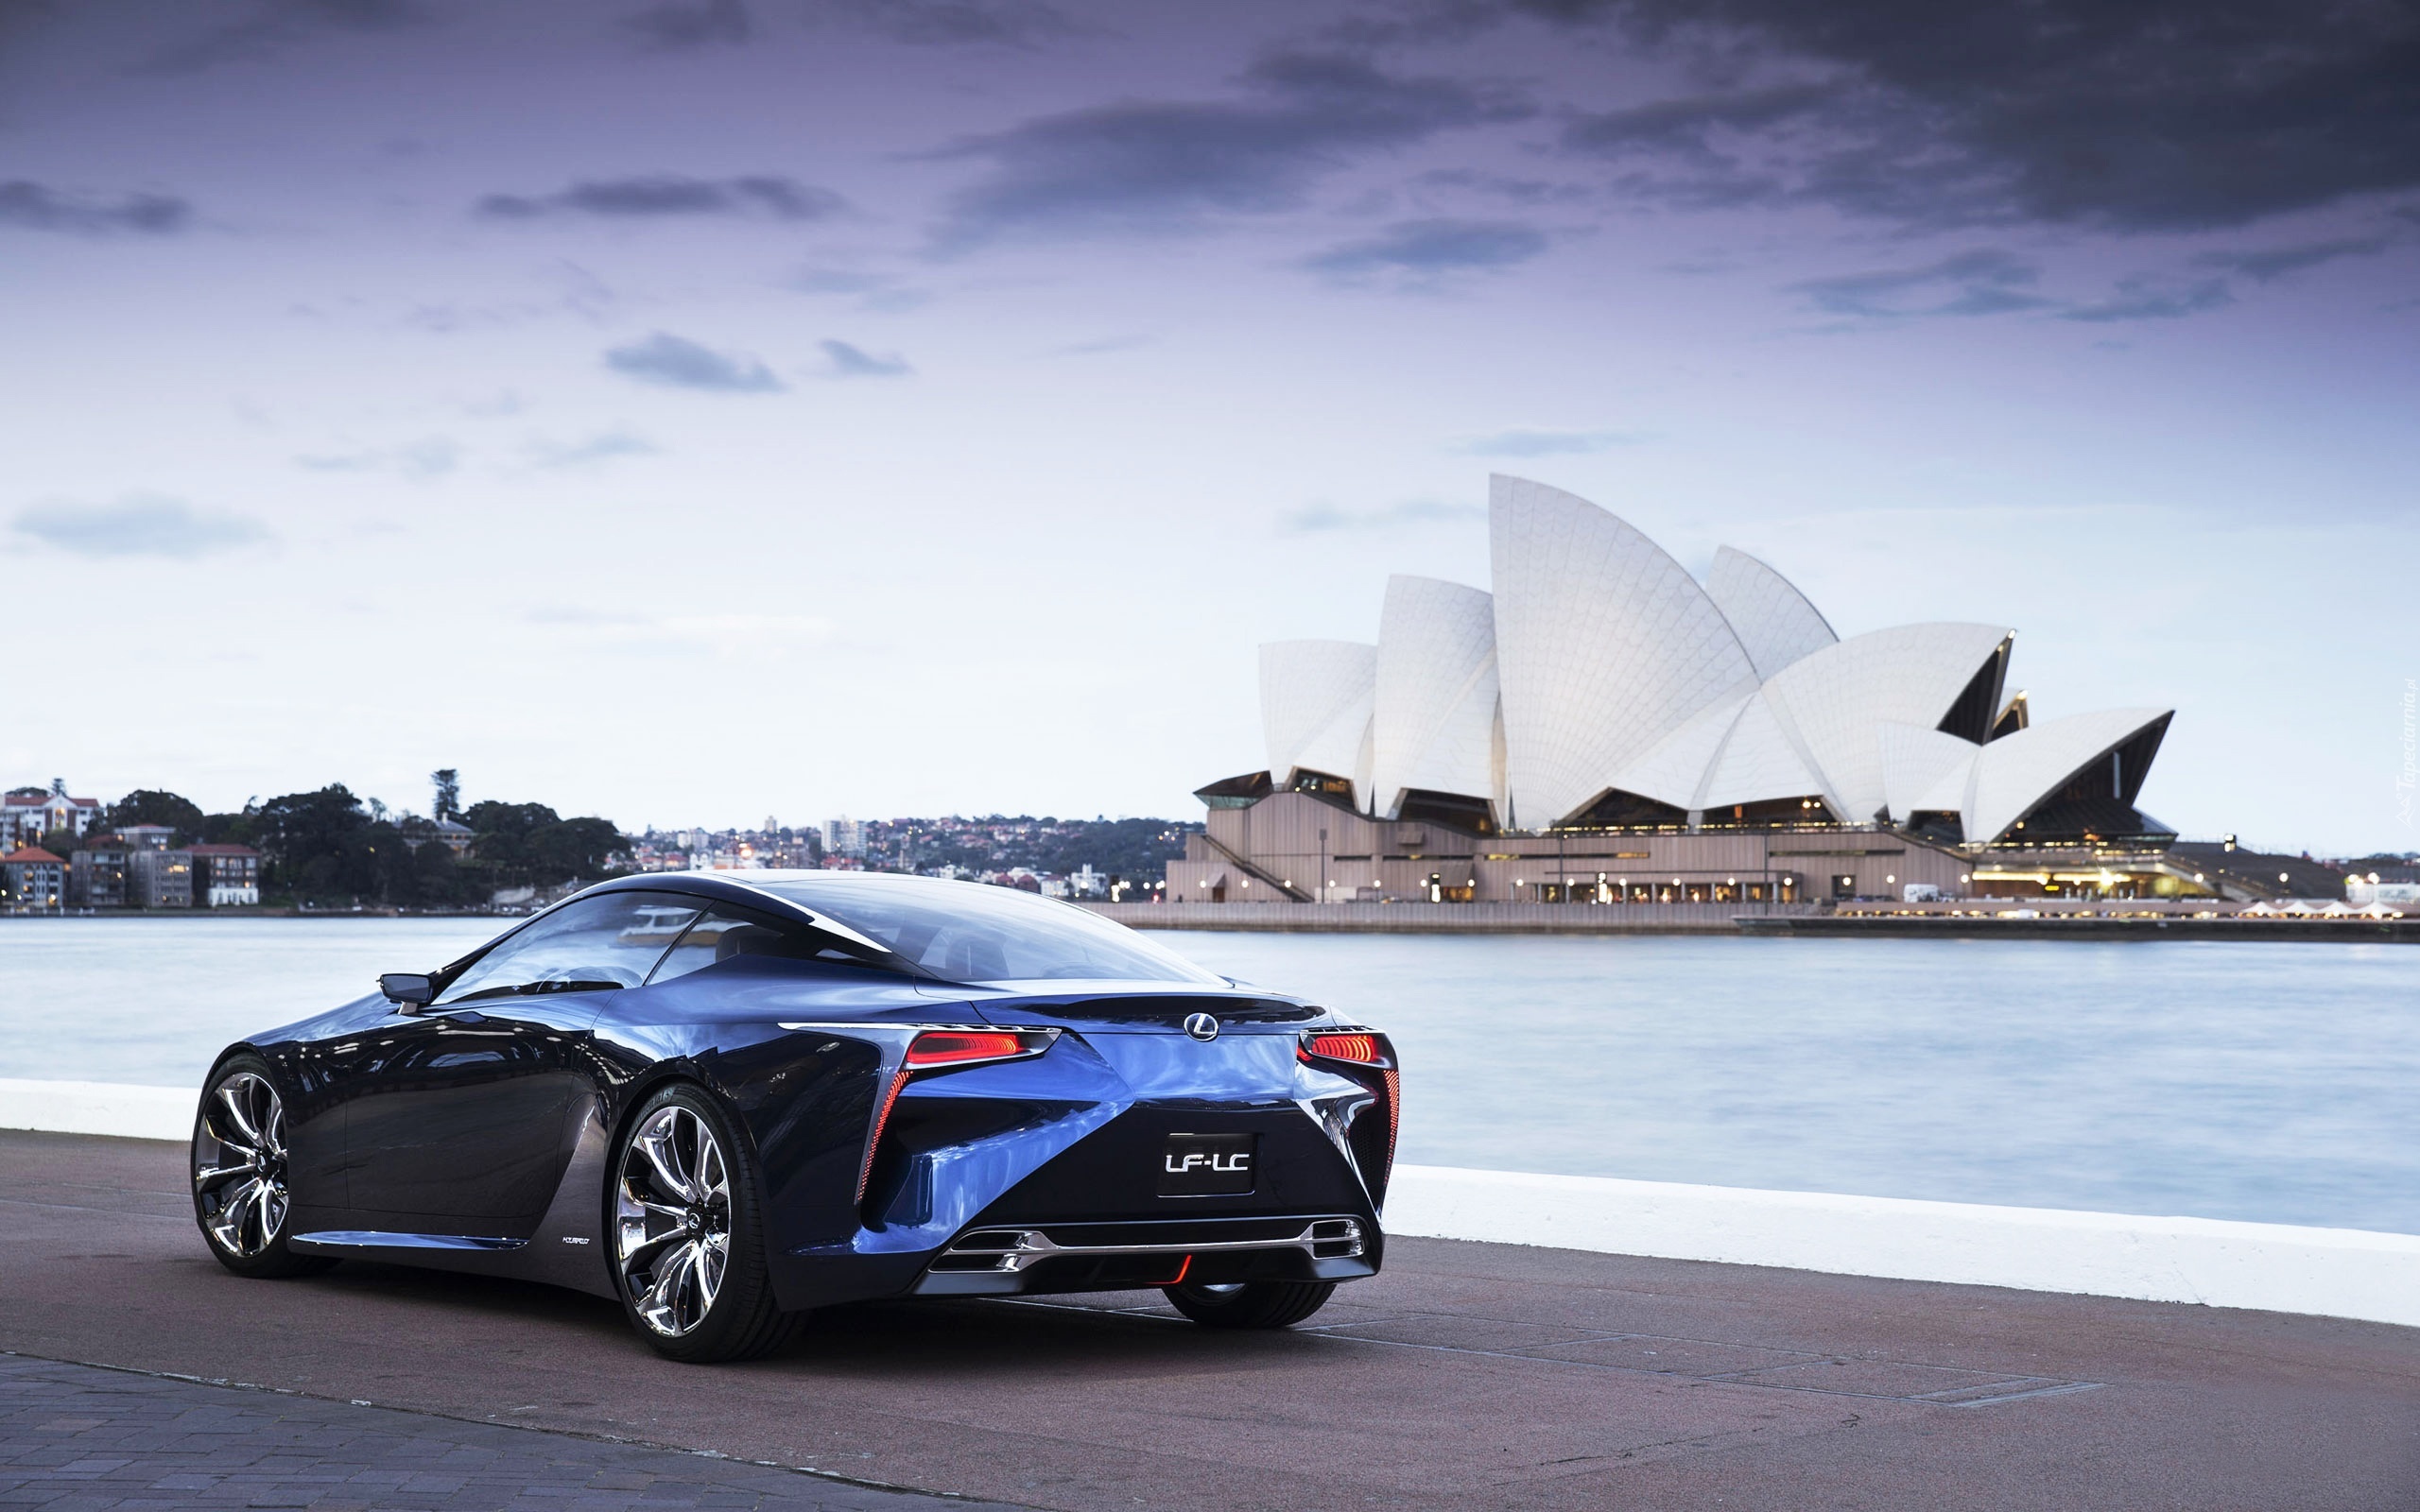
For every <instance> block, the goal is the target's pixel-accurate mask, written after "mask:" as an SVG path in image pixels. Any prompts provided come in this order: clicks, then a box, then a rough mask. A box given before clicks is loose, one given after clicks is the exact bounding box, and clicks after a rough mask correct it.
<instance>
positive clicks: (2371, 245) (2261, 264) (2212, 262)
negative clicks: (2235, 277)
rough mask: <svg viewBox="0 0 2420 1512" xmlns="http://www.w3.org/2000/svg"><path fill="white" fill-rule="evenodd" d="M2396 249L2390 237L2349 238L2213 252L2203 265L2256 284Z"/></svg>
mask: <svg viewBox="0 0 2420 1512" xmlns="http://www.w3.org/2000/svg"><path fill="white" fill-rule="evenodd" d="M2393 245H2394V238H2392V237H2387V236H2349V237H2342V238H2339V239H2337V240H2334V241H2325V242H2304V243H2301V244H2299V245H2297V246H2293V247H2270V248H2264V249H2260V250H2258V251H2251V252H2210V253H2207V254H2205V255H2204V256H2203V257H2202V259H2201V262H2202V264H2203V266H2206V267H2222V268H2225V269H2226V270H2227V271H2229V272H2231V273H2241V274H2242V275H2243V276H2244V277H2246V278H2249V279H2252V280H2253V281H2255V282H2256V283H2268V282H2269V281H2270V280H2272V279H2279V278H2284V277H2285V276H2286V275H2287V274H2289V273H2299V272H2301V271H2302V270H2303V269H2305V268H2307V267H2317V266H2319V265H2320V264H2322V263H2332V262H2334V261H2336V260H2337V259H2338V258H2340V257H2368V256H2371V255H2373V254H2375V253H2377V252H2382V251H2385V250H2386V249H2388V248H2389V247H2392V246H2393Z"/></svg>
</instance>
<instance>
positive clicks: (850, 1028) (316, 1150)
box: [193, 871, 1398, 1360]
mask: <svg viewBox="0 0 2420 1512" xmlns="http://www.w3.org/2000/svg"><path fill="white" fill-rule="evenodd" d="M1397 1092H1398V1086H1397V1081H1396V1070H1395V1059H1394V1052H1393V1047H1392V1045H1391V1044H1390V1043H1389V1041H1388V1040H1387V1038H1386V1037H1385V1036H1384V1035H1382V1034H1379V1033H1377V1032H1375V1031H1374V1030H1372V1029H1369V1028H1366V1027H1363V1026H1360V1025H1357V1024H1352V1023H1345V1022H1339V1021H1338V1020H1337V1019H1336V1018H1335V1017H1334V1016H1333V1015H1331V1014H1330V1013H1328V1012H1327V1011H1326V1010H1324V1009H1322V1008H1320V1007H1317V1006H1314V1005H1310V1004H1308V1003H1305V1002H1304V1001H1303V1000H1301V999H1299V998H1293V997H1288V996H1285V995H1282V994H1278V993H1271V992H1264V991H1261V990H1258V989H1256V988H1247V987H1243V986H1239V985H1237V984H1236V983H1234V982H1231V981H1229V980H1227V979H1226V978H1223V977H1219V976H1214V975H1212V974H1211V973H1209V972H1207V971H1202V970H1201V969H1200V968H1199V967H1196V966H1194V965H1192V964H1191V963H1189V962H1187V961H1186V960H1184V958H1183V957H1182V956H1179V955H1177V954H1174V953H1172V952H1170V951H1167V950H1165V949H1163V948H1161V947H1160V946H1158V945H1156V944H1154V943H1152V942H1151V941H1150V940H1149V939H1147V938H1146V937H1145V936H1141V935H1138V934H1135V933H1134V932H1132V931H1131V930H1129V929H1126V928H1125V927H1123V926H1121V925H1118V924H1115V923H1112V922H1110V921H1108V920H1106V919H1101V918H1099V917H1098V916H1097V915H1094V914H1091V913H1088V912H1086V911H1084V910H1082V909H1080V908H1078V907H1076V906H1074V905H1073V904H1069V903H1063V902H1052V901H1049V900H1046V899H1043V898H1039V897H1036V896H1034V895H1032V894H1029V893H1023V892H1019V891H1016V890H1013V889H1011V888H1005V887H994V886H987V885H980V884H976V883H962V882H942V881H939V880H934V879H929V878H918V877H903V876H884V875H875V874H867V873H857V872H841V871H790V872H785V871H753V872H748V873H745V874H732V873H706V872H690V873H676V874H666V875H656V876H648V877H631V878H623V879H619V880H616V881H614V882H609V883H606V884H603V885H599V886H596V887H592V888H589V889H588V890H586V891H584V892H582V893H580V894H579V895H578V896H576V897H574V898H572V899H570V900H568V901H566V902H562V903H560V904H558V905H556V906H555V907H553V908H551V909H548V910H547V911H545V912H544V913H541V914H538V915H536V916H535V917H533V918H531V919H527V920H526V921H524V922H522V923H521V924H520V925H519V926H518V927H516V928H514V929H512V930H510V931H508V932H507V933H506V934H504V935H503V936H499V937H498V938H496V939H495V940H493V942H491V943H489V944H488V945H486V946H484V947H482V948H481V949H479V950H477V951H475V952H473V953H472V954H468V955H465V956H463V957H462V958H461V959H460V960H458V961H455V962H454V963H452V964H451V965H449V966H446V967H444V968H442V969H441V970H439V971H433V972H430V973H428V974H426V975H421V974H411V973H402V972H397V973H390V974H389V975H387V976H383V977H381V978H380V979H379V990H378V991H377V992H376V993H373V994H372V995H370V996H367V997H364V998H362V999H360V1000H359V1001H357V1002H354V1003H349V1004H346V1005H344V1006H342V1007H340V1008H337V1009H335V1010H334V1011H332V1012H328V1013H323V1014H321V1015H320V1016H319V1017H316V1018H311V1019H305V1020H303V1021H302V1022H298V1023H291V1024H288V1025H286V1026H285V1027H284V1028H281V1029H273V1030H269V1031H268V1032H267V1033H263V1034H258V1035H254V1036H253V1037H251V1039H248V1040H243V1041H241V1042H239V1043H236V1044H234V1045H231V1046H230V1047H228V1049H227V1051H226V1052H225V1053H224V1054H223V1055H221V1056H220V1057H218V1060H217V1063H216V1065H215V1066H213V1067H212V1069H211V1072H210V1075H209V1078H208V1081H207V1082H206V1083H205V1085H204V1089H203V1091H202V1096H201V1101H200V1107H199V1112H198V1115H197V1117H196V1120H195V1125H194V1136H193V1185H194V1208H195V1212H196V1215H197V1217H198V1218H199V1222H200V1225H201V1231H202V1234H203V1236H204V1237H205V1239H206V1240H207V1242H208V1243H209V1246H210V1248H211V1250H212V1252H213V1253H214V1254H216V1256H217V1258H218V1260H219V1261H220V1262H221V1263H224V1264H225V1265H226V1266H227V1267H228V1268H229V1269H231V1270H233V1271H236V1272H238V1273H240V1274H243V1275H247V1276H263V1277H269V1276H294V1275H299V1274H302V1273H304V1272H308V1271H312V1270H317V1269H320V1268H321V1267H324V1266H326V1265H328V1264H331V1263H334V1262H335V1261H337V1260H339V1259H342V1258H346V1257H361V1258H368V1259H374V1260H379V1261H385V1262H389V1263H406V1264H415V1265H430V1266H441V1267H445V1268H449V1269H456V1270H467V1271H476V1272H480V1273H484V1274H488V1275H495V1276H509V1277H518V1278H523V1279H527V1280H536V1281H544V1282H551V1283H554V1284H557V1285H562V1286H569V1287H575V1288H578V1289H579V1290H581V1291H586V1292H593V1293H596V1294H597V1295H599V1296H605V1297H617V1298H619V1299H620V1301H621V1303H622V1306H623V1308H624V1309H625V1310H626V1311H627V1313H628V1314H629V1315H630V1318H631V1323H632V1325H633V1326H634V1327H635V1328H636V1329H637V1331H638V1332H639V1333H640V1334H641V1335H642V1336H643V1337H644V1338H646V1339H647V1340H648V1343H650V1344H652V1345H653V1346H654V1347H655V1348H656V1349H659V1350H661V1351H663V1352H664V1353H666V1354H667V1355H671V1356H673V1357H675V1358H677V1359H684V1360H728V1359H737V1358H743V1357H746V1356H749V1355H752V1354H759V1353H763V1352H765V1351H766V1350H769V1349H772V1348H774V1347H775V1346H777V1345H778V1344H780V1343H781V1342H782V1341H783V1340H784V1339H786V1338H787V1336H788V1335H789V1333H790V1332H791V1331H792V1329H793V1328H794V1327H795V1325H796V1324H797V1322H798V1320H799V1319H800V1318H802V1317H803V1316H804V1314H806V1313H808V1312H809V1311H810V1310H812V1309H815V1308H818V1307H824V1306H830V1305H833V1304H837V1303H842V1302H851V1301H859V1300H867V1299H872V1298H877V1297H1010V1296H1022V1295H1033V1294H1037V1293H1062V1292H1081V1291H1102V1290H1136V1289H1145V1288H1151V1287H1157V1288H1160V1289H1161V1290H1163V1291H1164V1292H1165V1293H1166V1294H1167V1297H1168V1299H1169V1301H1170V1302H1172V1303H1173V1304H1174V1305H1175V1306H1176V1307H1177V1308H1178V1309H1179V1310H1180V1311H1182V1312H1183V1313H1184V1314H1185V1315H1186V1316H1188V1317H1190V1318H1192V1319H1194V1320H1195V1321H1197V1322H1200V1323H1204V1324H1210V1325H1214V1326H1223V1327H1239V1328H1277V1327H1283V1326H1285V1325H1287V1324H1289V1323H1293V1322H1296V1321H1298V1320H1300V1319H1302V1318H1304V1317H1306V1316H1308V1315H1309V1314H1311V1313H1312V1312H1313V1311H1314V1310H1316V1309H1317V1308H1318V1307H1319V1306H1320V1305H1321V1304H1322V1303H1323V1302H1324V1301H1325V1300H1326V1299H1327V1297H1328V1295H1329V1293H1331V1292H1332V1291H1334V1290H1335V1287H1336V1284H1337V1282H1339V1281H1344V1280H1356V1279H1358V1278H1361V1277H1366V1276H1372V1275H1375V1274H1376V1273H1377V1269H1378V1264H1379V1260H1380V1257H1381V1252H1382V1249H1383V1247H1384V1244H1385V1240H1384V1236H1383V1235H1382V1234H1381V1233H1380V1231H1379V1228H1378V1214H1379V1209H1380V1206H1381V1204H1382V1203H1383V1202H1384V1200H1385V1197H1386V1190H1387V1177H1388V1172H1389V1168H1390V1166H1391V1164H1392V1160H1393V1156H1394V1143H1395V1129H1396V1120H1397Z"/></svg>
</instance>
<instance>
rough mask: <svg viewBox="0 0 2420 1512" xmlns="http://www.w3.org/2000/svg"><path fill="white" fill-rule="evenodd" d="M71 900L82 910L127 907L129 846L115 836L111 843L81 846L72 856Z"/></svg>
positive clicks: (68, 884)
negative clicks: (127, 858) (119, 842)
mask: <svg viewBox="0 0 2420 1512" xmlns="http://www.w3.org/2000/svg"><path fill="white" fill-rule="evenodd" d="M67 901H68V902H70V903H72V904H74V905H75V906H76V907H78V908H123V907H125V906H126V847H124V846H122V845H118V844H116V843H115V842H114V837H111V842H110V843H108V844H102V845H95V846H93V847H91V848H89V849H86V848H83V847H78V849H77V851H75V853H74V854H73V855H71V856H69V857H68V866H67Z"/></svg>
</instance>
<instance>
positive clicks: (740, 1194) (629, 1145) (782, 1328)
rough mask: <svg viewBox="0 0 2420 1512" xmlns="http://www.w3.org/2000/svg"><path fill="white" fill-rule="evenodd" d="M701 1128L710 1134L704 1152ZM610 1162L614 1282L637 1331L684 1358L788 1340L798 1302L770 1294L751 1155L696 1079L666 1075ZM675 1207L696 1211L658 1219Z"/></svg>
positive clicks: (701, 1361)
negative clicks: (652, 1156) (785, 1307)
mask: <svg viewBox="0 0 2420 1512" xmlns="http://www.w3.org/2000/svg"><path fill="white" fill-rule="evenodd" d="M700 1131H702V1132H703V1133H704V1135H705V1136H707V1137H708V1138H710V1139H711V1141H712V1153H711V1154H710V1155H709V1154H707V1153H706V1146H705V1145H704V1144H702V1143H700V1141H699V1140H698V1139H697V1135H698V1134H699V1132H700ZM648 1141H656V1142H657V1143H656V1149H657V1151H658V1153H659V1154H660V1155H662V1156H664V1157H666V1163H658V1162H657V1161H653V1160H649V1159H648V1153H647V1151H646V1150H644V1149H642V1148H641V1145H642V1143H645V1142H648ZM684 1161H685V1162H689V1164H688V1165H684ZM608 1171H609V1173H610V1174H609V1177H608V1179H609V1182H610V1184H609V1186H608V1187H607V1190H606V1194H605V1231H606V1235H607V1238H606V1243H607V1244H608V1245H610V1246H612V1251H611V1253H612V1256H613V1263H614V1290H615V1292H616V1293H617V1294H618V1295H619V1296H620V1297H621V1298H622V1312H623V1314H625V1315H626V1316H628V1317H629V1318H630V1320H631V1328H633V1329H635V1330H637V1331H638V1334H639V1337H641V1338H643V1339H645V1340H647V1342H648V1344H649V1345H650V1346H652V1347H653V1348H654V1349H655V1351H656V1352H657V1353H658V1354H661V1355H663V1356H665V1357H666V1359H671V1360H681V1361H684V1362H686V1363H689V1364H692V1365H714V1364H720V1363H722V1362H725V1361H732V1360H752V1359H755V1358H757V1357H758V1356H760V1355H765V1354H769V1353H771V1352H772V1351H773V1350H775V1349H780V1348H781V1347H782V1346H783V1345H785V1344H787V1343H788V1342H789V1340H790V1339H791V1337H792V1336H794V1335H795V1334H796V1333H797V1332H798V1329H799V1326H800V1325H801V1324H803V1323H804V1321H805V1320H806V1314H804V1313H785V1312H783V1311H782V1310H781V1307H780V1305H779V1304H778V1303H777V1302H775V1300H774V1299H773V1280H772V1276H771V1273H770V1271H769V1269H768V1268H767V1266H766V1263H765V1222H764V1212H763V1199H762V1196H761V1192H762V1186H761V1184H760V1183H759V1182H758V1180H757V1178H756V1161H755V1158H754V1156H753V1155H752V1154H751V1153H750V1151H749V1149H748V1146H747V1144H746V1143H745V1142H744V1140H743V1139H742V1138H741V1136H740V1132H739V1129H738V1127H737V1125H735V1124H734V1122H733V1121H732V1119H731V1118H730V1117H729V1116H728V1115H727V1114H725V1113H724V1112H723V1110H722V1108H721V1106H720V1105H719V1104H718V1103H717V1102H716V1101H715V1099H714V1097H713V1096H712V1095H710V1094H709V1093H708V1092H707V1091H705V1089H704V1088H702V1087H700V1086H698V1085H696V1084H695V1083H692V1082H674V1083H673V1084H671V1085H670V1086H668V1087H666V1088H665V1089H663V1090H662V1091H658V1092H657V1093H656V1094H655V1095H654V1096H652V1097H649V1098H648V1100H647V1102H646V1103H645V1104H644V1105H642V1106H641V1107H640V1108H639V1110H638V1111H637V1112H636V1113H634V1114H632V1115H631V1120H630V1122H629V1124H628V1125H625V1126H624V1128H623V1130H622V1133H621V1137H620V1138H619V1139H617V1140H616V1141H615V1142H614V1159H613V1161H612V1163H611V1165H610V1166H609V1167H608ZM667 1177H674V1178H678V1180H679V1181H680V1182H685V1183H686V1184H687V1186H688V1188H689V1191H688V1193H687V1194H683V1192H682V1191H680V1190H678V1188H677V1183H676V1181H674V1180H667V1179H666V1178H667ZM675 1209H677V1210H680V1211H682V1212H683V1214H685V1215H688V1216H691V1217H694V1218H695V1219H696V1220H697V1221H695V1222H693V1223H690V1224H688V1225H687V1226H686V1227H685V1228H684V1227H683V1225H682V1224H680V1223H678V1222H671V1221H667V1219H666V1212H668V1211H672V1210H675ZM717 1239H718V1240H719V1242H720V1254H719V1259H720V1271H719V1274H718V1275H717V1274H714V1272H713V1261H714V1258H715V1257H714V1251H715V1247H716V1246H715V1241H717ZM684 1252H685V1259H684V1258H683V1257H684ZM667 1271H669V1273H670V1274H669V1275H668V1276H667V1274H666V1273H667Z"/></svg>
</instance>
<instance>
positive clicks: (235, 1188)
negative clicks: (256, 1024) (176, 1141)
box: [192, 1055, 336, 1277]
mask: <svg viewBox="0 0 2420 1512" xmlns="http://www.w3.org/2000/svg"><path fill="white" fill-rule="evenodd" d="M192 1169H193V1211H194V1217H195V1219H196V1220H197V1221H199V1223H200V1225H201V1236H202V1238H203V1239H205V1240H207V1241H208V1242H209V1244H210V1252H211V1253H212V1254H213V1255H216V1256H217V1257H218V1263H220V1264H221V1265H224V1266H226V1267H227V1268H228V1269H229V1270H232V1271H233V1272H234V1273H235V1274H236V1275H238V1276H259V1277H276V1276H307V1275H309V1274H310V1273H311V1272H313V1271H318V1270H325V1269H327V1268H328V1267H329V1266H330V1265H333V1264H335V1263H336V1262H334V1261H332V1260H329V1259H327V1258H326V1257H324V1256H318V1255H298V1254H296V1253H294V1251H293V1250H291V1249H290V1248H288V1247H287V1246H286V1243H285V1242H286V1239H287V1238H288V1237H289V1236H288V1235H287V1233H286V1229H285V1219H286V1214H287V1212H288V1211H290V1209H291V1207H292V1201H291V1197H290V1194H289V1193H288V1191H287V1188H286V1149H285V1099H284V1098H282V1097H280V1096H279V1095H278V1092H277V1085H276V1083H274V1082H272V1081H270V1080H269V1069H268V1061H265V1060H263V1059H261V1057H258V1056H253V1055H241V1056H233V1057H229V1058H228V1060H227V1062H226V1063H225V1064H224V1065H221V1066H220V1067H219V1068H218V1072H217V1074H216V1076H215V1077H213V1078H212V1080H211V1083H210V1090H209V1091H206V1092H204V1093H203V1094H202V1098H201V1108H200V1110H199V1111H198V1112H197V1113H196V1114H195V1115H194V1121H193V1166H192Z"/></svg>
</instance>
